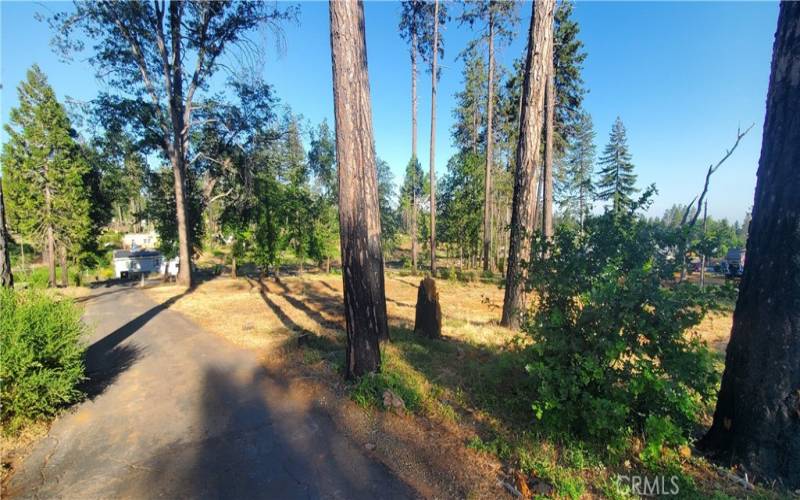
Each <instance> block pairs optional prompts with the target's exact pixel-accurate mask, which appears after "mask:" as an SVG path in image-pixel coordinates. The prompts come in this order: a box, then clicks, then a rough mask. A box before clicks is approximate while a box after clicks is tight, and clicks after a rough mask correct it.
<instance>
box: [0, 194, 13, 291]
mask: <svg viewBox="0 0 800 500" xmlns="http://www.w3.org/2000/svg"><path fill="white" fill-rule="evenodd" d="M8 240H9V237H8V229H7V228H6V205H5V202H4V201H3V183H2V180H0V287H9V288H13V287H14V275H13V274H12V273H11V257H9V255H8V244H9V243H8Z"/></svg>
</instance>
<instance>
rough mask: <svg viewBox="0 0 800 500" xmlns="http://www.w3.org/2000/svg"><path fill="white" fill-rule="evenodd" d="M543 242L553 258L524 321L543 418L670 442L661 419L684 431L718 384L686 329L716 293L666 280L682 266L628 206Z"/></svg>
mask: <svg viewBox="0 0 800 500" xmlns="http://www.w3.org/2000/svg"><path fill="white" fill-rule="evenodd" d="M640 202H641V200H640ZM634 205H636V204H634ZM538 246H539V250H541V249H542V247H546V248H547V250H548V252H549V257H548V258H545V259H542V258H539V259H537V260H536V261H535V262H534V263H533V264H532V265H531V267H530V285H531V287H532V288H533V289H534V290H535V292H536V294H537V297H538V300H537V306H536V308H535V310H534V311H533V312H532V314H531V315H530V317H529V318H528V319H527V322H526V324H525V330H526V332H527V333H528V334H530V335H531V337H532V338H533V341H534V342H533V345H532V346H531V347H530V348H529V350H528V362H527V365H526V369H527V371H528V373H529V375H530V376H531V377H532V379H533V386H534V387H536V388H537V389H536V391H535V394H533V404H532V408H533V410H534V413H535V415H536V417H537V418H538V419H539V420H541V421H542V422H544V423H545V424H546V426H547V428H549V429H553V430H557V431H566V432H569V433H572V434H574V435H577V436H579V437H581V438H590V439H592V440H595V441H602V442H613V441H615V440H618V439H620V438H623V437H625V436H628V435H631V434H633V433H641V432H644V433H647V431H648V424H649V429H650V431H651V432H653V430H654V429H657V428H658V429H659V430H658V431H657V432H656V435H657V436H658V437H657V438H658V439H662V440H666V441H669V442H673V441H675V438H674V432H672V427H668V424H667V423H665V422H670V424H669V425H672V426H674V428H675V429H678V430H679V431H680V432H682V433H684V434H683V435H685V433H687V432H688V430H689V429H690V427H691V426H692V424H693V423H694V422H695V421H696V419H697V417H698V415H699V414H700V413H701V412H702V411H703V410H704V409H705V405H706V404H707V403H709V401H710V400H711V398H713V396H714V392H715V388H716V384H717V378H718V377H717V373H716V372H715V370H714V367H713V357H712V355H711V354H710V352H709V350H708V349H707V347H706V346H705V345H704V344H703V343H701V342H700V341H699V340H698V339H697V338H694V337H692V336H689V335H687V329H689V328H690V327H692V326H695V325H697V324H698V323H699V322H700V321H701V320H702V318H703V316H704V314H705V313H706V311H708V310H709V308H711V307H712V306H713V303H714V301H713V292H712V291H711V290H705V291H703V290H700V289H699V288H698V287H696V286H694V285H691V284H686V283H682V284H678V285H673V284H671V283H670V282H671V281H672V276H673V273H674V271H675V264H674V263H672V262H671V261H669V260H668V259H667V257H666V255H665V252H662V251H660V250H659V249H660V248H663V247H664V246H663V242H662V241H661V240H660V239H659V232H657V231H655V230H654V229H653V227H652V225H650V224H648V223H647V222H646V221H644V220H643V219H641V218H640V217H638V216H637V215H635V214H634V213H633V211H627V212H624V213H612V212H607V213H606V214H605V215H603V216H599V217H593V218H590V219H589V220H588V221H587V224H586V229H585V231H584V233H583V234H579V233H577V232H576V231H574V230H572V229H569V228H566V227H564V228H561V229H560V231H559V232H558V233H557V234H556V237H555V240H554V241H553V243H552V244H550V245H547V244H545V243H543V242H542V241H541V240H540V241H538ZM536 254H537V255H541V252H539V251H537V252H536ZM658 425H660V427H657V426H658Z"/></svg>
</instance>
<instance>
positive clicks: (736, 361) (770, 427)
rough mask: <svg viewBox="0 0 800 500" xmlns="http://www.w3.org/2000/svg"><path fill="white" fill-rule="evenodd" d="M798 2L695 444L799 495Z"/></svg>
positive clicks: (777, 65)
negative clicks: (713, 381) (721, 346)
mask: <svg viewBox="0 0 800 500" xmlns="http://www.w3.org/2000/svg"><path fill="white" fill-rule="evenodd" d="M798 55H800V3H796V2H782V3H781V4H780V14H779V17H778V29H777V33H776V34H775V43H774V47H773V54H772V70H771V75H770V82H769V91H768V94H767V113H766V118H765V119H764V136H763V142H762V146H761V159H760V161H759V166H758V176H757V178H758V180H757V184H756V192H755V200H754V203H753V219H752V222H751V223H750V236H749V238H748V239H747V265H746V266H745V270H744V276H743V277H742V282H741V287H740V292H739V298H738V300H737V302H736V310H735V312H734V315H733V330H732V331H731V339H730V343H729V344H728V349H727V353H726V358H725V372H724V374H723V376H722V386H721V388H720V392H719V398H718V400H717V408H716V412H715V413H714V423H713V425H712V426H711V429H710V430H709V431H708V433H707V434H706V436H705V437H704V438H703V440H702V441H701V445H703V446H704V447H706V448H708V449H711V450H714V451H717V452H719V453H720V454H721V456H724V457H726V458H730V459H732V460H733V461H734V462H736V463H740V464H742V465H743V466H744V468H745V470H747V471H748V472H749V473H750V474H751V476H753V475H754V476H755V477H758V478H760V479H763V480H765V481H772V480H777V481H779V482H781V483H782V484H783V486H785V487H788V488H790V489H792V490H793V489H796V488H800V259H798V254H799V253H800V196H798V192H800V120H798V119H797V117H798V116H800V78H798V75H800V57H798Z"/></svg>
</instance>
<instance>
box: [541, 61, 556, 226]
mask: <svg viewBox="0 0 800 500" xmlns="http://www.w3.org/2000/svg"><path fill="white" fill-rule="evenodd" d="M547 62H548V64H549V67H548V68H547V89H546V92H545V129H544V176H543V177H544V180H543V184H544V196H543V198H542V233H543V234H544V237H545V238H547V240H550V239H551V238H552V237H553V119H554V112H555V105H556V92H555V74H554V73H555V72H554V70H553V56H552V53H551V54H550V57H548V58H547Z"/></svg>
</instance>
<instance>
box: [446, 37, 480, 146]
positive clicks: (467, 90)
mask: <svg viewBox="0 0 800 500" xmlns="http://www.w3.org/2000/svg"><path fill="white" fill-rule="evenodd" d="M463 58H464V70H463V80H464V87H463V89H462V90H459V91H458V92H456V94H455V98H456V107H455V109H454V110H453V118H454V119H455V123H453V128H452V135H453V142H454V144H455V146H456V147H457V148H458V149H459V150H460V151H472V152H473V153H478V152H479V151H483V150H484V149H485V147H486V136H485V127H486V62H485V60H484V58H483V56H482V55H481V53H480V52H479V51H478V50H476V49H475V48H471V49H468V50H467V51H466V52H465V53H464V55H463Z"/></svg>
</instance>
